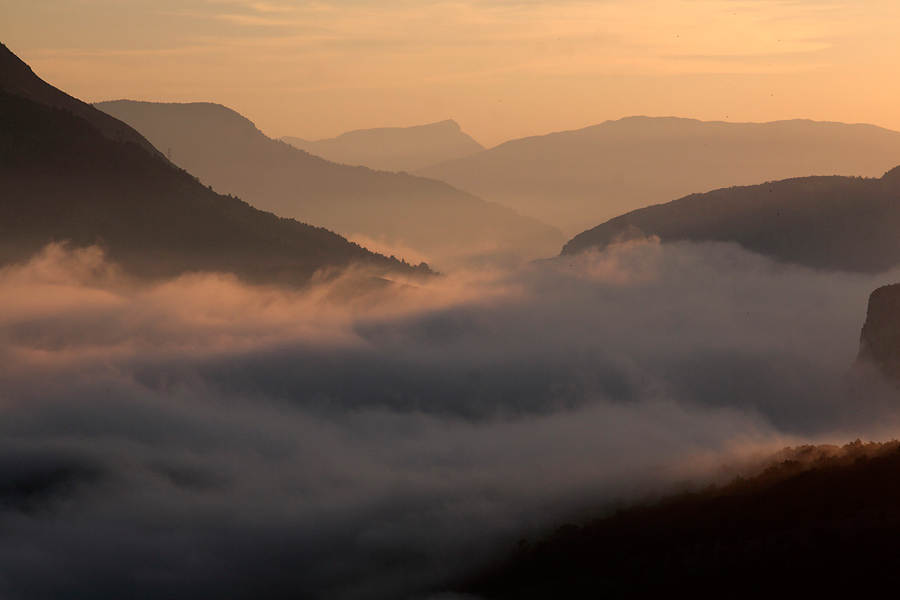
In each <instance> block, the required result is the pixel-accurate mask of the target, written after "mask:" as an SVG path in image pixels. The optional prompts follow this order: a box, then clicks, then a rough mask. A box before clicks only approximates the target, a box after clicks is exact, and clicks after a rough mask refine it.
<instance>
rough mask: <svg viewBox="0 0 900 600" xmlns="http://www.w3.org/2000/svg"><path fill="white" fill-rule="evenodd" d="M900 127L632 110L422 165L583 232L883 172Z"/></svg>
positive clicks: (896, 148) (899, 151) (896, 159)
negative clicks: (652, 212)
mask: <svg viewBox="0 0 900 600" xmlns="http://www.w3.org/2000/svg"><path fill="white" fill-rule="evenodd" d="M898 164H900V133H898V132H895V131H890V130H887V129H881V128H879V127H875V126H872V125H845V124H842V123H822V122H814V121H801V120H797V121H777V122H774V123H724V122H703V121H696V120H693V119H678V118H649V117H629V118H626V119H621V120H618V121H607V122H605V123H601V124H600V125H595V126H593V127H588V128H585V129H579V130H577V131H565V132H561V133H553V134H550V135H544V136H536V137H529V138H524V139H520V140H514V141H511V142H507V143H505V144H501V145H500V146H497V147H495V148H491V149H490V150H486V151H484V152H481V153H479V154H475V155H473V156H469V157H467V158H461V159H456V160H452V161H448V162H445V163H441V164H439V165H434V166H431V167H426V168H424V169H420V170H419V171H416V173H415V174H416V175H421V176H424V177H433V178H435V179H440V180H441V181H446V182H447V183H449V184H451V185H453V186H456V187H458V188H460V189H463V190H466V191H468V192H471V193H473V194H477V195H478V196H480V197H482V198H485V199H488V200H493V201H494V202H499V203H501V204H504V205H506V206H510V207H512V208H515V209H516V210H518V211H519V212H520V213H522V214H525V215H530V216H533V217H536V218H538V219H540V220H542V221H543V222H545V223H550V224H551V225H555V226H557V227H560V228H561V229H562V230H563V231H564V232H565V233H566V234H567V235H574V234H575V233H577V232H579V231H583V230H585V229H587V228H588V227H592V226H594V225H596V224H597V223H602V222H603V221H606V220H608V219H611V218H613V217H615V216H616V215H620V214H623V213H625V212H628V211H630V210H634V209H636V208H642V207H644V206H649V205H651V204H658V203H660V202H668V201H669V200H673V199H675V198H680V197H682V196H685V195H687V194H691V193H696V192H707V191H711V190H714V189H718V188H723V187H727V186H733V185H752V184H757V183H762V182H765V181H773V180H779V179H788V178H793V177H806V176H812V175H860V176H867V177H877V176H878V175H880V174H882V173H884V172H885V171H886V170H888V169H890V168H891V167H893V166H895V165H898Z"/></svg>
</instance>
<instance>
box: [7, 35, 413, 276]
mask: <svg viewBox="0 0 900 600" xmlns="http://www.w3.org/2000/svg"><path fill="white" fill-rule="evenodd" d="M17 61H18V62H21V61H19V60H18V58H16V57H15V56H14V55H13V54H12V53H10V52H9V51H8V50H6V48H5V47H4V48H2V55H0V62H2V63H4V64H5V65H6V66H5V67H4V69H3V73H4V74H6V73H10V72H15V73H19V72H21V71H22V68H21V67H16V68H15V69H10V68H9V64H13V66H15V64H14V63H16V62H17ZM32 77H35V76H34V75H32ZM35 78H36V77H35ZM25 83H26V84H27V86H25V88H17V87H14V86H12V85H8V84H7V83H6V81H5V80H0V87H2V89H3V91H0V189H2V190H3V193H2V196H0V240H2V241H0V261H2V263H4V264H8V263H10V262H13V261H20V260H24V259H26V258H28V257H29V256H31V255H32V254H34V253H35V252H38V251H39V250H40V249H41V248H43V247H44V246H46V245H47V244H49V243H53V242H69V243H70V244H71V245H72V246H74V247H86V246H91V245H99V246H100V247H101V248H103V249H104V250H105V251H106V253H107V256H109V257H110V258H111V259H113V260H114V261H117V262H119V263H120V264H122V265H123V266H124V267H125V268H126V270H127V271H129V272H130V273H131V274H133V275H137V276H141V277H168V276H173V275H177V274H180V273H183V272H185V271H199V270H205V271H226V272H232V273H235V274H236V275H238V276H240V277H241V278H243V279H245V280H248V281H254V282H267V283H268V282H284V283H290V284H302V283H304V282H306V281H308V279H309V278H310V277H311V276H312V274H313V273H314V272H315V271H317V270H319V269H322V268H328V267H345V266H348V265H350V264H353V263H360V264H365V265H369V266H371V267H372V268H374V269H375V270H376V272H380V273H408V274H412V273H415V272H418V271H423V272H425V271H427V269H415V268H413V267H410V266H408V265H405V264H403V263H401V262H399V261H397V260H393V259H388V258H385V257H383V256H380V255H376V254H373V253H371V252H369V251H367V250H365V249H364V248H361V247H360V246H358V245H356V244H352V243H350V242H348V241H347V240H345V239H344V238H342V237H340V236H338V235H336V234H334V233H332V232H330V231H327V230H325V229H321V228H317V227H312V226H310V225H306V224H304V223H298V222H296V221H293V220H289V219H281V218H278V217H276V216H274V215H272V214H269V213H264V212H262V211H259V210H257V209H255V208H253V207H251V206H249V205H248V204H247V203H245V202H243V201H241V200H240V199H238V198H233V197H229V196H221V195H219V194H216V193H214V192H213V191H211V190H210V189H208V188H206V187H204V186H203V185H202V184H200V183H199V182H198V181H197V180H196V179H195V178H194V177H193V176H191V175H190V174H188V173H186V172H184V171H182V170H181V169H178V168H176V167H175V166H173V165H172V164H171V163H169V162H168V161H166V160H165V159H164V158H163V157H162V156H161V155H159V154H158V153H156V152H155V151H154V152H152V153H151V152H149V151H148V150H147V149H146V147H147V146H148V145H149V144H148V143H147V142H146V140H145V141H143V142H142V143H138V142H133V141H130V140H128V139H125V138H121V139H114V138H115V136H113V139H110V137H109V136H106V135H104V132H103V131H102V130H101V129H98V128H97V127H95V125H94V123H93V120H92V121H89V120H86V119H83V118H81V117H80V116H78V115H77V114H73V111H71V110H69V109H68V108H66V109H63V108H59V107H57V106H56V105H55V104H52V105H49V106H48V105H46V104H43V103H39V102H37V101H35V100H33V99H32V98H33V95H31V94H26V95H24V96H23V95H15V94H13V93H10V92H9V91H8V90H16V89H30V88H31V87H40V86H39V85H38V84H36V83H33V82H32V83H30V84H29V83H28V82H25ZM41 83H42V84H43V82H41ZM43 85H44V86H46V84H43ZM48 87H49V86H48ZM59 94H62V92H59ZM73 101H74V102H78V101H76V100H73ZM76 112H77V113H79V114H81V113H85V114H91V113H99V111H97V110H96V109H94V108H93V107H91V106H89V105H81V108H79V110H78V111H76ZM101 117H102V119H99V120H101V121H105V122H110V121H111V122H113V125H114V124H115V123H116V121H115V120H114V119H112V118H111V117H109V116H108V115H102V114H101ZM94 120H98V119H94ZM120 126H121V129H122V130H123V131H125V130H127V128H126V126H125V125H124V124H120ZM133 135H138V134H136V133H134V134H133Z"/></svg>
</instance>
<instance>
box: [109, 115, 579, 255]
mask: <svg viewBox="0 0 900 600" xmlns="http://www.w3.org/2000/svg"><path fill="white" fill-rule="evenodd" d="M96 106H97V107H98V108H100V109H101V110H103V111H105V112H107V113H109V114H110V115H112V116H114V117H116V118H118V119H122V120H123V121H125V122H126V123H128V124H129V125H131V126H133V127H134V128H135V129H137V130H138V131H140V132H141V133H142V134H143V135H145V136H146V137H147V138H148V139H149V140H150V141H151V142H153V144H154V145H155V146H157V147H158V148H160V150H162V151H163V152H165V153H166V154H167V155H170V156H171V160H172V161H173V162H175V163H176V164H178V165H179V166H181V167H184V168H185V169H187V170H188V171H190V172H191V173H193V174H195V175H197V176H198V177H200V180H201V181H202V182H203V183H206V184H210V185H212V187H213V188H214V189H215V190H217V191H219V192H222V193H230V194H236V195H238V196H240V197H241V198H243V199H245V200H247V201H248V202H250V203H251V204H253V205H254V206H256V207H258V208H261V209H263V210H267V211H271V212H273V213H275V214H277V215H281V216H285V217H292V218H296V219H300V220H302V221H305V222H310V223H316V224H317V225H323V226H325V227H328V228H329V229H333V230H334V231H337V232H338V233H341V234H343V235H346V236H348V237H350V238H351V239H357V240H360V241H365V245H366V246H367V247H371V248H373V249H376V250H379V251H382V252H385V253H394V252H393V250H392V249H394V248H403V249H405V250H404V252H403V255H404V256H408V257H409V256H411V257H413V258H414V259H415V260H416V261H418V260H420V259H421V260H426V261H427V262H428V263H429V264H432V265H436V266H437V267H438V268H445V267H446V266H448V265H453V264H458V263H459V262H472V261H481V260H514V261H518V260H522V259H532V258H540V257H546V256H552V255H555V254H557V253H558V252H559V249H560V248H561V247H562V244H563V242H564V241H565V238H564V237H563V235H562V234H561V233H560V232H559V231H558V230H557V229H554V228H552V227H550V226H548V225H545V224H543V223H540V222H538V221H536V220H534V219H531V218H526V217H522V216H520V215H519V214H517V213H516V212H515V211H513V210H511V209H509V208H506V207H503V206H500V205H499V204H495V203H491V202H485V201H484V200H481V199H480V198H477V197H475V196H473V195H471V194H468V193H465V192H461V191H459V190H457V189H455V188H453V187H451V186H450V185H448V184H446V183H444V182H440V181H435V180H431V179H424V178H421V177H413V176H412V175H408V174H405V173H389V172H383V171H373V170H371V169H368V168H366V167H351V166H347V165H341V164H336V163H333V162H329V161H326V160H325V159H323V158H319V157H317V156H312V155H310V154H309V153H307V152H305V151H303V150H300V149H297V148H294V147H292V146H290V145H288V144H285V143H284V142H280V141H277V140H273V139H271V138H268V137H266V136H265V135H264V134H263V133H262V132H261V131H259V130H258V129H257V128H256V126H254V124H253V123H252V122H250V121H249V120H248V119H246V118H244V117H242V116H241V115H239V114H238V113H236V112H234V111H233V110H231V109H228V108H226V107H224V106H221V105H217V104H209V103H196V104H159V103H150V102H133V101H127V100H120V101H114V102H102V103H99V104H97V105H96ZM397 252H398V253H399V250H398V251H397Z"/></svg>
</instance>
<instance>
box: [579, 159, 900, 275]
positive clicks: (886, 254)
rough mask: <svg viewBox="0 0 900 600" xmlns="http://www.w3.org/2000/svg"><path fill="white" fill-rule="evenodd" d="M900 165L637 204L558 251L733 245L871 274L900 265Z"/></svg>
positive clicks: (782, 258) (813, 264)
mask: <svg viewBox="0 0 900 600" xmlns="http://www.w3.org/2000/svg"><path fill="white" fill-rule="evenodd" d="M898 230H900V168H896V169H893V170H891V171H889V172H888V173H886V174H885V175H884V176H883V177H881V178H880V179H863V178H859V177H806V178H798V179H788V180H785V181H776V182H771V183H766V184H762V185H755V186H747V187H734V188H727V189H721V190H716V191H714V192H709V193H706V194H692V195H690V196H687V197H685V198H681V199H680V200H675V201H673V202H669V203H667V204H660V205H656V206H650V207H647V208H642V209H640V210H636V211H633V212H630V213H627V214H624V215H622V216H620V217H616V218H615V219H612V220H610V221H607V222H606V223H603V224H602V225H599V226H597V227H594V228H593V229H590V230H588V231H585V232H583V233H580V234H579V235H577V236H575V238H573V239H572V240H571V241H570V242H569V243H567V244H566V245H565V247H564V248H563V254H564V255H565V254H577V253H579V252H584V251H585V250H589V249H592V248H596V249H602V248H605V247H606V246H607V245H609V244H611V243H613V242H615V241H617V240H621V239H626V238H629V237H634V236H658V237H659V239H660V240H661V241H663V242H677V241H692V242H701V241H716V242H735V243H738V244H740V245H741V246H743V247H744V248H746V249H748V250H751V251H753V252H758V253H760V254H765V255H767V256H771V257H773V258H775V259H776V260H780V261H785V262H792V263H797V264H801V265H806V266H809V267H814V268H819V269H828V270H845V271H859V272H870V273H876V272H881V271H886V270H888V269H890V268H891V267H893V266H895V265H897V264H898V263H900V236H898V235H897V231H898Z"/></svg>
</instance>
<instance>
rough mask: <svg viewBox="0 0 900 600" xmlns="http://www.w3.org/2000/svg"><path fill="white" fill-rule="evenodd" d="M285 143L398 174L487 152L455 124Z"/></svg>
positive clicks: (295, 139) (358, 132) (362, 131)
mask: <svg viewBox="0 0 900 600" xmlns="http://www.w3.org/2000/svg"><path fill="white" fill-rule="evenodd" d="M281 140H282V141H284V142H287V143H288V144H290V145H292V146H294V147H296V148H300V149H301V150H305V151H307V152H309V153H310V154H314V155H316V156H321V157H322V158H324V159H327V160H330V161H333V162H336V163H342V164H345V165H361V166H364V167H369V168H370V169H375V170H379V171H395V172H397V171H408V172H413V171H415V170H416V169H421V168H422V167H427V166H430V165H433V164H436V163H439V162H444V161H446V160H452V159H455V158H463V157H465V156H470V155H472V154H476V153H477V152H481V151H482V150H484V146H482V145H481V144H479V143H478V142H476V141H475V140H474V139H472V138H471V137H470V136H468V135H467V134H465V133H463V132H462V130H461V129H460V127H459V124H458V123H456V121H452V120H447V121H441V122H439V123H431V124H429V125H417V126H415V127H379V128H375V129H358V130H356V131H348V132H347V133H343V134H341V135H339V136H337V137H335V138H330V139H325V140H316V141H308V140H304V139H301V138H298V137H290V136H285V137H282V138H281Z"/></svg>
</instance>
